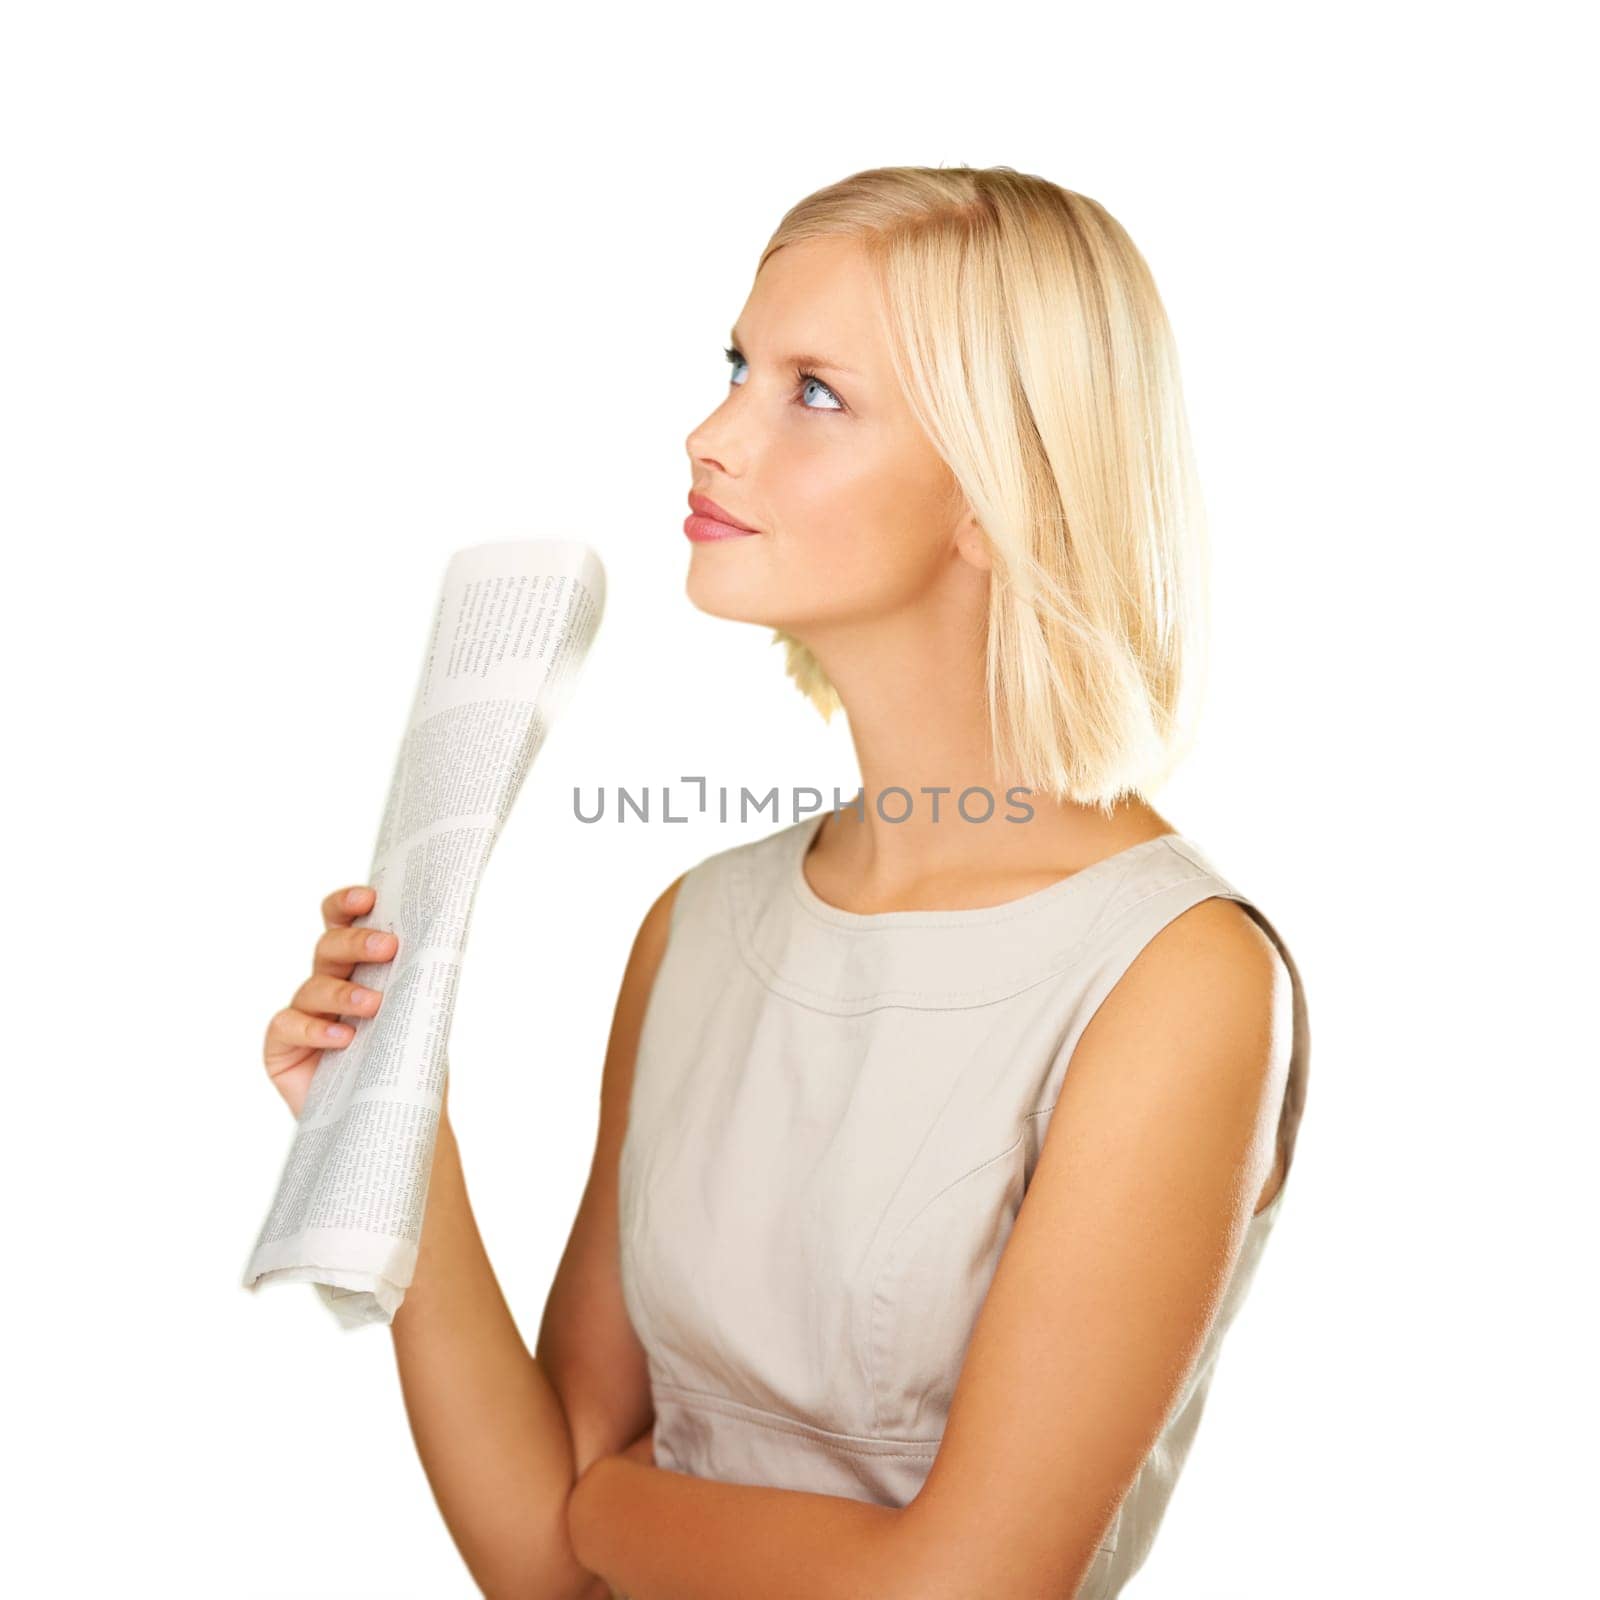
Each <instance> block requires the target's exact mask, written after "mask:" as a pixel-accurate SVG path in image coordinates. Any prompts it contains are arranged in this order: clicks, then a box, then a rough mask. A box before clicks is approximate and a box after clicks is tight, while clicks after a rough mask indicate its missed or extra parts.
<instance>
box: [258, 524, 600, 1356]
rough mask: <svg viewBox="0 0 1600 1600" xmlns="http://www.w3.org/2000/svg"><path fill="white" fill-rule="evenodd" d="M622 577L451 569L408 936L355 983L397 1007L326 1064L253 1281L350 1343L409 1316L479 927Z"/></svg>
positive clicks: (401, 902)
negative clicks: (348, 1334) (472, 936)
mask: <svg viewBox="0 0 1600 1600" xmlns="http://www.w3.org/2000/svg"><path fill="white" fill-rule="evenodd" d="M604 606H605V572H604V569H603V568H602V567H601V564H600V560H599V557H598V556H597V555H596V554H595V552H594V551H593V550H591V549H590V548H589V547H588V546H587V545H585V544H581V543H578V542H575V541H569V540H546V539H539V540H527V541H518V542H511V543H504V544H481V545H475V546H473V547H472V548H470V549H466V550H461V551H458V552H457V553H456V554H455V555H454V556H453V557H452V558H451V560H450V563H449V566H448V567H447V568H446V570H445V575H444V583H443V586H442V588H441V590H440V593H439V599H438V604H437V606H436V608H435V610H434V617H433V630H432V635H431V637H430V639H429V641H428V650H427V655H426V656H425V658H424V660H423V666H422V675H421V681H420V682H419V683H418V685H417V690H416V695H415V698H414V701H413V704H412V709H411V717H410V720H409V722H408V723H407V725H406V732H405V738H404V740H403V741H402V743H401V746H400V755H399V759H398V761H397V762H396V764H395V769H394V778H393V781H392V782H391V784H390V786H389V797H388V801H387V803H386V805H385V806H384V811H383V821H382V823H381V825H380V827H379V830H378V844H377V848H376V850H375V851H374V852H373V857H372V871H371V874H370V876H369V879H368V881H369V882H370V883H371V884H372V885H373V886H374V887H375V888H376V889H377V900H376V902H375V904H374V905H373V908H372V910H371V911H370V912H368V913H367V915H366V916H364V917H358V918H357V919H356V925H357V926H360V927H373V928H383V929H386V930H388V931H389V932H391V933H394V934H395V935H397V936H398V941H399V948H398V949H397V951H396V953H395V956H394V959H393V960H392V961H387V962H372V963H362V964H361V965H359V966H357V967H356V968H355V970H354V971H353V972H352V973H351V975H350V976H351V979H352V980H353V981H354V982H356V983H359V984H362V985H364V986H365V987H367V988H369V989H376V990H378V991H379V992H381V993H382V995H383V1002H382V1004H381V1005H380V1006H379V1007H378V1011H377V1014H376V1015H375V1016H372V1017H345V1018H344V1019H343V1020H344V1021H345V1022H347V1023H350V1024H352V1025H353V1026H354V1028H355V1037H354V1038H353V1039H352V1040H351V1041H350V1043H349V1044H347V1045H346V1046H345V1047H344V1048H343V1049H341V1050H329V1051H326V1052H324V1054H323V1056H322V1059H321V1061H320V1062H319V1063H318V1066H317V1070H316V1072H315V1074H314V1075H313V1077H312V1080H311V1087H310V1090H309V1092H308V1093H307V1096H306V1102H305V1105H304V1107H303V1108H302V1110H301V1113H300V1118H299V1121H298V1123H297V1124H296V1127H295V1134H294V1142H293V1144H292V1145H291V1147H290V1150H289V1156H288V1160H287V1162H286V1164H285V1166H284V1170H283V1175H282V1177H281V1179H280V1180H279V1183H278V1192H277V1197H276V1198H275V1199H274V1200H273V1202H272V1209H271V1210H270V1212H269V1213H268V1214H267V1220H266V1222H265V1223H264V1225H263V1226H262V1229H261V1233H260V1236H259V1238H258V1239H257V1241H256V1245H255V1248H254V1250H253V1251H252V1253H251V1256H250V1263H249V1267H248V1269H247V1271H246V1273H245V1278H244V1284H245V1287H246V1288H247V1289H256V1288H259V1287H260V1286H261V1285H262V1284H264V1283H282V1282H299V1283H312V1284H315V1285H316V1288H317V1291H318V1293H319V1294H320V1295H321V1297H322V1299H323V1300H324V1301H325V1302H326V1304H327V1305H328V1306H329V1307H330V1308H331V1309H332V1310H333V1312H334V1314H335V1315H336V1316H337V1317H338V1319H339V1321H340V1323H341V1324H342V1325H343V1326H344V1327H346V1328H356V1327H360V1326H362V1325H364V1324H366V1323H370V1322H382V1323H388V1322H390V1321H392V1320H393V1318H394V1314H395V1312H396V1311H398V1310H399V1308H400V1305H401V1302H402V1301H403V1300H404V1299H405V1291H406V1289H407V1288H408V1287H409V1285H410V1283H411V1279H412V1274H413V1272H414V1270H415V1268H416V1262H417V1245H418V1242H419V1240H420V1239H421V1236H422V1216H423V1208H424V1206H425V1205H426V1203H427V1197H428V1179H429V1175H430V1174H431V1172H432V1170H433V1152H434V1145H435V1142H436V1139H437V1135H438V1129H439V1112H440V1107H441V1106H442V1104H443V1097H444V1085H445V1074H446V1072H447V1071H448V1063H447V1058H446V1046H447V1043H448V1040H449V1034H450V1019H451V1015H452V1013H453V1011H454V1008H455V995H456V980H457V976H458V974H459V973H460V970H461V958H462V953H463V951H464V950H465V948H466V942H467V923H468V920H469V918H470V917H471V913H472V902H473V898H474V896H475V894H476V892H477V887H478V882H479V880H480V879H481V877H482V875H483V869H484V866H485V864H486V863H487V862H488V859H489V853H490V851H491V850H493V848H494V842H495V840H496V839H497V838H498V837H499V834H500V830H501V828H502V826H503V825H504V823H505V820H506V817H507V815H508V814H509V812H510V810H511V805H512V802H513V801H514V800H515V799H516V797H517V794H518V792H519V791H520V789H521V787H522V780H523V778H524V777H525V776H526V774H527V771H528V767H529V766H530V764H531V763H532V761H533V758H534V756H535V755H536V754H537V752H538V750H539V747H540V745H541V744H542V743H543V742H544V737H545V734H546V732H547V731H548V730H549V727H550V724H551V723H552V722H553V721H554V720H555V718H556V717H557V716H558V715H559V714H560V713H561V711H562V710H563V708H564V707H565V705H566V703H567V700H568V698H569V697H570V695H571V693H572V689H573V686H574V683H575V681H576V678H577V675H578V672H579V669H580V668H581V666H582V664H583V661H584V658H585V656H586V655H587V654H588V650H589V646H590V644H591V643H592V642H593V640H594V636H595V632H596V630H597V629H598V627H599V625H600V617H601V613H602V611H603V609H604Z"/></svg>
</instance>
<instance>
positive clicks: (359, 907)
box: [322, 883, 378, 928]
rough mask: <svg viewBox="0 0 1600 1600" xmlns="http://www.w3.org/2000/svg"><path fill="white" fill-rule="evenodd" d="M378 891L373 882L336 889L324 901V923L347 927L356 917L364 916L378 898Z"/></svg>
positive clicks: (328, 925) (331, 925)
mask: <svg viewBox="0 0 1600 1600" xmlns="http://www.w3.org/2000/svg"><path fill="white" fill-rule="evenodd" d="M377 898H378V896H377V891H376V890H375V889H373V887H372V886H371V884H366V883H358V884H356V885H354V886H353V887H351V888H348V889H335V890H334V891H333V893H332V894H330V895H329V896H328V897H327V899H326V900H324V901H323V902H322V925H323V926H324V927H325V928H346V927H349V925H350V923H351V922H352V921H353V920H354V919H355V918H356V917H364V916H365V915H366V914H367V913H368V912H369V911H370V910H371V909H372V907H373V903H374V902H375V901H376V900H377Z"/></svg>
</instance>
